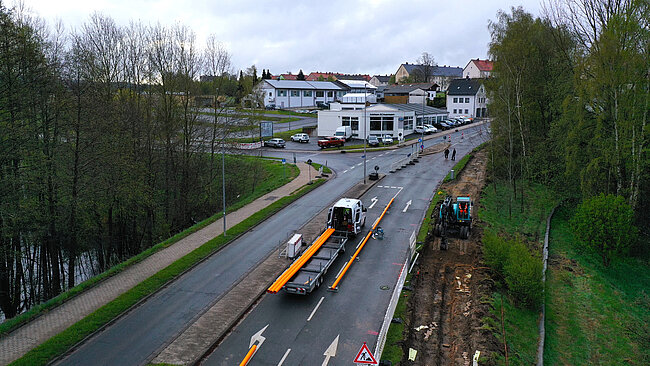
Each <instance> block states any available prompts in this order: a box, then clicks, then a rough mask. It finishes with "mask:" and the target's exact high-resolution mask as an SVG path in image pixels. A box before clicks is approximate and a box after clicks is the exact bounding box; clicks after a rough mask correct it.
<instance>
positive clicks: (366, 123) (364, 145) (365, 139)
mask: <svg viewBox="0 0 650 366" xmlns="http://www.w3.org/2000/svg"><path fill="white" fill-rule="evenodd" d="M363 96H364V98H363V99H364V101H363V132H364V136H365V135H367V134H368V130H367V128H368V127H366V126H367V125H368V121H367V120H366V109H367V108H368V89H367V87H366V84H365V83H364V84H363ZM367 141H368V136H366V138H364V139H363V184H366V161H367V159H366V142H367Z"/></svg>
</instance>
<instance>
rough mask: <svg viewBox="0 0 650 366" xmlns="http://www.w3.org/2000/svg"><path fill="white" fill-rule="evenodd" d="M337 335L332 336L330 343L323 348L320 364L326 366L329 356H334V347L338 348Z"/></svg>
mask: <svg viewBox="0 0 650 366" xmlns="http://www.w3.org/2000/svg"><path fill="white" fill-rule="evenodd" d="M339 336H340V334H339V335H337V336H336V338H334V341H333V342H332V344H330V346H329V347H327V349H326V350H325V353H323V356H325V359H324V360H323V364H322V365H321V366H327V364H328V363H329V362H330V358H332V357H335V356H336V349H337V348H338V345H339Z"/></svg>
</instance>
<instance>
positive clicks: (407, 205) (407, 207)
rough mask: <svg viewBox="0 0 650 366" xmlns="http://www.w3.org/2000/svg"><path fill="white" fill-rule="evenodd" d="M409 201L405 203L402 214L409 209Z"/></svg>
mask: <svg viewBox="0 0 650 366" xmlns="http://www.w3.org/2000/svg"><path fill="white" fill-rule="evenodd" d="M411 201H412V200H409V201H408V202H406V207H404V210H403V211H402V212H406V210H408V209H409V206H411Z"/></svg>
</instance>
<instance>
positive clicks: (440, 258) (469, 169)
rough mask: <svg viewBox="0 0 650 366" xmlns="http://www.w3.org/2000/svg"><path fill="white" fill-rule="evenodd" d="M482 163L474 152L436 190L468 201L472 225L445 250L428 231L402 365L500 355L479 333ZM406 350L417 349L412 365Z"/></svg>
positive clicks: (484, 291)
mask: <svg viewBox="0 0 650 366" xmlns="http://www.w3.org/2000/svg"><path fill="white" fill-rule="evenodd" d="M486 165H487V154H486V153H485V151H483V152H479V153H477V154H476V155H475V156H474V158H472V160H471V161H470V162H469V163H468V164H467V166H466V167H465V169H464V170H463V172H462V173H461V174H460V176H459V177H458V178H457V179H456V180H455V181H453V182H450V183H446V184H444V185H443V186H442V187H441V188H442V189H443V190H444V191H446V192H447V194H449V195H452V196H457V195H469V196H470V197H472V200H473V201H474V211H473V215H474V217H475V221H474V226H473V228H472V232H471V236H470V238H469V239H467V240H461V239H458V238H450V239H449V241H448V242H449V249H448V250H446V251H441V250H440V249H439V242H440V239H439V238H435V237H434V236H433V235H431V233H430V235H429V236H428V237H427V242H426V245H425V247H424V250H423V251H422V257H421V260H420V263H419V265H418V272H417V274H416V275H415V276H414V277H413V278H412V284H411V285H412V286H413V290H414V291H413V294H412V296H411V299H410V301H409V304H408V312H409V315H408V316H407V321H406V327H407V329H408V330H407V335H406V340H405V342H404V345H403V347H404V355H405V356H404V359H403V360H402V362H401V363H400V364H401V365H427V366H430V365H471V364H472V357H473V356H474V353H475V351H477V350H479V351H481V354H482V355H487V354H489V353H491V352H493V351H494V352H498V351H499V350H498V348H499V346H498V341H497V340H496V339H495V338H494V336H493V335H492V334H491V332H490V331H487V330H483V329H480V327H481V325H482V321H481V319H482V318H484V317H486V316H489V309H490V305H489V304H487V303H484V302H482V301H484V299H486V298H489V297H490V296H491V293H492V281H491V279H490V277H489V274H488V271H487V269H486V268H485V267H483V265H482V263H481V258H482V251H481V237H482V230H481V225H480V223H477V222H476V211H477V209H478V202H479V199H480V197H479V194H480V192H481V189H482V187H483V185H484V181H485V167H486ZM434 214H435V213H434ZM430 231H431V230H430ZM409 348H413V349H415V350H417V351H418V353H417V357H416V359H415V361H408V354H409Z"/></svg>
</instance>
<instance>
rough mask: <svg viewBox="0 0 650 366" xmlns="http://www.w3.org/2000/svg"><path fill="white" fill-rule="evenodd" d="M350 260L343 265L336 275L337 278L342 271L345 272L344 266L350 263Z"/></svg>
mask: <svg viewBox="0 0 650 366" xmlns="http://www.w3.org/2000/svg"><path fill="white" fill-rule="evenodd" d="M348 262H349V261H348ZM348 262H345V263H343V266H341V269H339V273H338V274H337V275H336V278H339V276H340V275H341V272H343V268H345V266H346V265H347V264H348Z"/></svg>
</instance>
